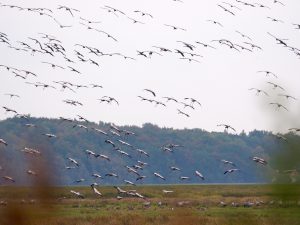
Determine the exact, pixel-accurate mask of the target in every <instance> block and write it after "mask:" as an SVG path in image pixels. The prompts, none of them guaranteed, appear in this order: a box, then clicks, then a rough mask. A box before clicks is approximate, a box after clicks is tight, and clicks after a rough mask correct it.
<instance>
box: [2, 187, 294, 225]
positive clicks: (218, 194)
mask: <svg viewBox="0 0 300 225" xmlns="http://www.w3.org/2000/svg"><path fill="white" fill-rule="evenodd" d="M277 187H278V188H277ZM277 187H276V188H274V186H271V185H178V186H140V187H128V186H126V187H122V188H124V189H126V190H130V189H135V190H137V191H138V192H139V193H142V194H143V195H144V196H145V199H141V198H133V197H125V196H124V198H123V199H120V200H118V199H117V198H116V195H117V191H116V190H115V189H114V188H113V187H101V188H100V190H101V193H102V195H103V196H102V197H98V196H95V195H94V193H93V192H91V190H90V188H88V187H72V188H71V187H58V188H49V189H39V188H18V187H16V188H11V187H10V188H8V187H1V188H0V201H1V206H0V210H1V211H0V212H1V215H0V218H1V219H0V222H1V224H10V225H11V224H18V225H22V224H26V225H31V224H32V225H70V224H72V225H73V224H74V225H75V224H76V225H97V224H108V225H119V224H121V225H138V224H144V225H146V224H151V225H152V224H172V225H176V224H178V225H179V224H187V225H189V224H191V225H195V224H207V225H210V224H214V225H215V224H222V225H229V224H230V225H237V224H243V225H244V224H264V225H268V224H270V225H276V224H278V225H284V224H287V225H296V224H300V199H299V193H300V188H299V185H293V186H277ZM166 189H167V190H172V191H174V192H173V193H167V194H166V193H163V191H162V190H166ZM70 190H74V191H77V192H80V193H81V194H82V195H83V196H84V198H82V199H81V198H76V197H74V195H72V193H70ZM119 196H122V195H120V194H119Z"/></svg>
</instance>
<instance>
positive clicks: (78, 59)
mask: <svg viewBox="0 0 300 225" xmlns="http://www.w3.org/2000/svg"><path fill="white" fill-rule="evenodd" d="M173 1H174V2H178V3H182V4H184V2H183V1H181V0H173ZM268 2H269V6H268V5H265V4H262V3H248V2H245V1H239V0H235V1H230V2H229V1H228V2H225V1H223V2H220V3H219V4H217V8H218V9H220V13H222V12H224V13H225V14H224V16H236V15H237V14H238V13H241V11H242V10H243V9H244V8H247V7H250V8H262V9H269V10H271V8H272V6H271V4H272V5H274V6H280V7H285V3H284V2H281V1H278V0H272V1H271V0H270V1H268ZM1 9H10V10H16V11H18V12H19V13H27V14H32V15H36V16H41V17H44V18H48V19H49V21H52V22H53V23H55V24H57V26H58V27H59V28H60V29H62V31H63V32H65V31H66V29H71V28H72V26H73V25H64V24H63V22H61V21H60V20H59V19H58V18H57V17H56V13H57V12H58V11H59V12H65V15H64V16H65V17H72V18H73V20H74V21H76V24H78V25H79V26H82V27H83V28H85V29H86V32H89V34H90V35H96V33H99V34H100V35H103V36H104V37H106V38H108V40H110V41H112V42H113V43H118V42H120V40H119V39H118V37H116V36H115V35H113V34H110V33H109V32H107V31H105V30H102V29H99V28H98V27H97V24H100V23H101V21H98V20H96V21H93V20H89V19H87V18H83V17H82V16H81V15H80V10H79V9H74V8H71V7H68V6H64V5H59V6H58V7H57V8H56V9H50V8H27V7H23V6H22V7H21V6H17V5H10V4H3V3H0V10H1ZM101 9H102V10H103V12H105V13H107V14H111V15H113V16H115V17H116V18H119V19H121V18H125V19H128V21H131V22H132V23H133V24H134V25H136V24H140V25H146V22H145V21H147V20H149V19H154V18H155V16H153V15H152V14H150V13H147V12H144V11H141V10H135V11H133V13H134V15H136V18H139V19H136V18H133V17H131V16H130V15H129V13H127V12H124V11H123V10H121V9H118V8H115V7H112V6H109V5H104V6H103V7H101ZM142 19H143V21H140V20H142ZM266 19H268V20H270V21H271V22H274V23H283V22H284V21H282V20H280V19H277V18H273V17H269V16H268V17H266ZM207 23H211V25H212V26H218V27H224V26H225V25H223V24H222V23H220V22H219V21H216V20H213V19H207ZM163 26H164V27H166V28H169V29H171V30H173V31H176V32H187V29H185V28H182V27H179V26H176V25H171V24H163ZM291 26H293V27H294V29H300V24H297V23H294V24H291ZM235 33H236V34H237V35H239V36H240V37H241V38H242V39H243V40H244V41H243V42H242V43H236V42H235V41H233V40H228V39H216V40H211V42H210V43H205V42H202V41H194V42H193V43H188V42H186V41H181V40H178V41H176V44H178V48H176V49H171V48H168V47H164V46H158V45H153V46H151V47H149V49H146V50H141V49H137V50H135V51H136V54H135V55H127V54H124V53H121V52H104V51H103V50H101V49H99V48H97V47H93V46H89V45H87V44H79V43H77V44H75V45H74V49H71V50H70V49H67V47H65V45H64V43H63V42H62V41H61V40H60V39H59V38H58V37H56V36H54V35H51V34H46V33H37V34H36V35H35V36H34V37H28V38H27V39H25V40H13V39H12V38H11V37H10V35H8V34H7V33H5V32H0V44H1V45H2V46H5V47H7V48H9V49H12V50H14V51H17V52H20V54H21V53H22V54H23V53H27V54H29V56H30V55H31V56H32V57H35V58H38V57H41V58H43V59H42V60H41V61H40V63H41V64H42V65H44V66H45V67H49V69H52V70H53V72H57V73H61V72H62V71H69V72H70V73H72V74H74V76H81V75H83V74H84V72H83V71H81V70H80V68H78V65H80V64H83V63H84V64H89V65H91V66H94V67H97V68H100V67H101V63H100V62H99V61H100V59H101V57H117V58H123V59H124V60H132V61H138V60H142V59H151V58H152V57H156V56H158V57H161V56H166V55H168V54H173V55H176V56H178V59H180V60H186V61H187V62H189V63H201V61H200V60H199V59H201V58H203V57H204V56H203V55H201V54H200V53H199V52H197V51H196V50H197V49H199V48H207V49H210V50H211V51H215V50H217V49H218V48H221V47H226V48H228V49H229V50H232V51H235V52H246V53H254V52H255V51H263V47H262V46H260V45H258V44H256V43H254V42H253V38H252V37H250V36H248V35H246V34H244V33H242V32H240V31H235ZM267 35H268V36H269V37H270V38H271V39H273V40H274V43H275V44H277V45H279V46H281V47H282V48H284V49H286V50H287V51H290V52H291V53H292V54H294V55H295V56H296V57H297V58H299V57H300V49H299V48H297V47H296V46H292V45H290V44H289V43H288V40H286V39H283V38H279V37H277V36H276V35H274V34H272V33H270V32H268V33H267ZM44 58H47V59H51V58H52V59H56V61H57V60H61V63H60V64H56V63H53V62H51V61H50V60H49V61H48V60H44ZM0 71H1V72H4V71H5V72H8V74H9V75H10V76H12V77H14V78H16V79H22V80H24V83H25V84H26V85H30V86H32V88H41V89H43V90H46V89H53V90H60V91H62V92H71V93H75V94H76V93H77V91H78V90H79V89H87V88H89V89H102V88H103V86H102V85H100V84H96V83H92V82H90V84H75V83H74V82H70V81H65V80H56V81H53V82H52V83H44V82H41V81H38V80H37V79H38V78H39V74H37V73H36V72H35V71H33V70H29V69H24V68H20V67H18V66H12V65H3V64H0ZM257 73H261V74H265V75H266V77H268V79H269V78H272V79H279V76H278V75H277V74H275V73H274V72H272V71H268V70H262V71H257ZM270 76H271V77H270ZM266 84H267V85H269V86H270V87H272V88H273V89H272V90H273V91H274V93H272V94H274V96H275V98H276V97H277V96H278V97H281V98H282V99H283V100H288V101H297V98H296V97H294V96H292V95H290V94H288V93H286V92H285V91H286V90H285V88H283V87H282V86H281V85H280V84H278V83H277V82H274V81H273V80H271V79H269V80H267V81H266ZM277 90H280V93H277V92H276V91H277ZM249 91H253V92H254V93H255V94H256V95H264V96H266V97H270V96H272V94H271V93H268V92H267V91H266V90H263V89H260V88H257V87H251V88H249ZM4 95H6V96H7V97H9V98H10V99H11V100H13V99H14V98H20V99H21V95H18V94H15V93H4ZM137 98H138V99H139V100H140V101H141V102H146V103H150V104H153V105H154V106H161V107H167V105H168V103H170V102H172V103H174V104H176V106H177V107H176V110H177V113H178V114H180V115H182V116H184V117H190V113H189V112H188V111H187V110H196V109H197V108H199V107H202V104H201V102H200V101H199V100H198V99H195V98H193V97H183V98H182V99H176V98H174V97H172V96H161V97H159V96H158V94H157V93H156V91H154V90H152V89H149V88H145V89H142V90H141V94H140V95H138V96H137ZM97 101H98V102H99V103H106V104H115V105H119V104H121V103H120V101H119V100H118V99H117V98H116V97H114V96H108V95H104V96H102V97H101V98H98V99H97ZM63 103H64V104H67V105H70V106H72V107H81V106H83V105H84V103H82V102H80V101H78V100H76V99H64V100H63ZM269 104H270V107H271V106H273V107H275V109H276V110H285V111H289V109H288V107H287V106H285V105H284V104H283V103H281V102H277V101H275V100H274V101H273V100H271V101H270V102H269ZM2 109H3V110H4V112H5V113H7V114H9V115H13V116H15V117H19V118H22V119H24V120H25V121H28V123H26V124H25V126H26V127H28V128H34V127H36V125H35V124H32V123H29V122H30V115H29V114H24V113H20V112H18V111H17V110H15V109H14V108H12V107H8V106H2ZM60 119H61V121H63V122H67V123H70V124H72V126H73V128H78V129H82V130H85V131H87V132H96V133H98V134H99V135H103V137H104V138H105V143H106V144H107V145H109V146H111V147H112V149H113V150H114V153H115V154H120V156H123V157H129V158H131V159H132V160H134V162H135V163H134V165H126V166H125V167H124V169H125V170H126V171H127V172H128V173H129V174H130V175H132V180H127V179H123V183H124V184H126V185H132V186H135V185H136V182H138V181H141V180H144V179H147V177H146V176H145V175H143V171H144V170H146V169H147V166H148V163H147V162H146V161H147V158H148V157H151V155H150V154H149V153H148V152H147V151H146V150H143V149H139V148H138V147H137V146H133V145H132V144H130V143H129V142H128V141H125V140H126V139H125V137H126V136H135V135H138V134H135V133H134V132H132V131H129V130H122V129H120V128H119V127H117V126H115V125H113V124H111V127H110V129H109V130H102V129H100V128H98V127H90V126H89V124H90V121H89V120H88V119H87V118H85V117H83V116H81V115H77V118H76V119H70V118H64V117H61V118H60ZM217 126H218V127H223V128H224V130H225V132H236V130H235V128H234V127H233V126H231V125H229V124H223V123H221V124H217ZM290 131H293V132H300V128H290ZM42 135H43V136H45V137H46V138H48V139H55V138H57V135H56V134H51V133H42ZM276 137H277V138H279V139H281V140H284V141H288V140H287V139H286V138H285V137H284V136H283V135H280V134H277V135H276ZM0 138H1V137H0ZM9 144H10V143H7V141H6V140H4V139H2V138H1V139H0V148H1V149H5V147H6V146H8V145H9ZM180 147H184V146H183V145H178V144H174V143H169V144H166V145H164V146H161V149H162V151H163V152H166V153H172V152H174V151H175V149H176V148H180ZM123 149H125V150H123ZM22 152H24V153H26V154H29V155H41V151H40V150H38V149H34V148H29V147H23V149H22ZM133 152H135V153H133ZM85 153H86V154H87V155H88V156H89V157H91V158H92V157H94V158H97V159H102V160H106V161H107V162H110V161H111V160H110V156H109V155H104V154H101V153H98V152H96V151H92V150H85ZM134 154H137V155H138V157H139V158H138V157H135V156H133V155H134ZM142 157H143V158H144V159H145V160H144V161H142V160H141V158H142ZM251 161H253V162H255V163H257V164H261V165H263V166H266V165H267V164H268V163H267V160H266V159H264V158H262V157H259V156H253V157H252V158H251ZM221 163H223V164H225V165H227V166H228V168H227V169H226V170H225V171H223V173H224V175H226V176H227V175H228V174H231V173H236V172H238V171H240V168H237V166H236V164H235V163H234V162H232V161H229V160H226V159H222V160H221ZM80 166H81V162H79V161H78V160H77V159H76V155H74V156H71V157H67V158H66V167H65V169H66V170H73V169H76V168H80ZM4 169H5V168H2V167H0V170H4ZM181 170H182V168H178V167H176V165H174V166H172V167H170V171H173V172H174V173H175V172H176V171H181ZM294 172H297V171H291V173H294ZM27 174H28V175H30V176H38V175H39V172H38V171H33V170H30V169H29V170H27ZM152 174H153V176H154V177H156V178H157V179H161V180H163V181H166V182H168V178H167V177H166V176H164V175H163V174H161V173H160V172H159V171H156V170H155V169H154V170H153V172H152ZM191 176H194V177H196V178H197V179H198V182H200V181H203V180H205V175H203V174H202V173H201V171H200V170H199V169H194V174H193V175H190V176H180V177H179V179H180V180H183V181H184V180H189V179H191ZM92 177H93V178H94V179H95V180H100V179H103V178H104V177H113V178H119V175H118V174H116V173H114V172H111V173H107V174H102V175H101V174H99V173H94V174H92ZM2 178H3V180H5V181H6V182H11V183H14V182H16V180H15V179H14V178H13V177H11V176H9V175H4V176H2ZM84 181H85V179H84V178H80V179H78V180H76V181H74V182H75V183H82V182H84ZM97 185H98V184H97V183H92V184H91V185H90V186H91V188H92V191H93V192H94V193H95V194H96V195H99V196H101V195H102V194H101V192H100V190H98V188H97ZM115 188H116V191H117V198H118V199H122V198H123V197H124V196H133V197H138V198H143V199H144V198H145V196H144V195H143V194H141V193H138V192H137V191H135V190H124V189H122V188H121V187H118V186H115ZM70 192H71V193H72V194H74V195H76V196H78V197H80V198H84V196H83V195H82V194H81V193H79V192H76V191H74V190H70ZM172 192H173V191H172V190H163V193H165V194H167V193H172Z"/></svg>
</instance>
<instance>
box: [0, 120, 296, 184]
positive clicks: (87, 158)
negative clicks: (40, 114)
mask: <svg viewBox="0 0 300 225" xmlns="http://www.w3.org/2000/svg"><path fill="white" fill-rule="evenodd" d="M78 125H83V126H78ZM46 134H53V135H54V137H49V136H47V135H46ZM280 137H281V138H279V135H276V134H272V133H271V132H267V131H258V130H254V131H251V132H249V133H245V132H241V133H239V134H236V133H232V132H226V131H224V132H207V131H205V130H202V129H173V128H164V127H158V126H156V125H153V124H149V123H146V124H144V125H143V126H142V127H138V126H117V125H114V124H110V123H103V122H99V123H98V124H96V123H93V122H89V121H76V120H72V121H66V120H63V119H48V118H32V117H29V118H27V119H24V118H18V117H13V118H9V119H6V120H2V121H0V139H3V140H5V141H6V142H7V146H6V145H0V166H1V167H0V168H1V170H0V175H1V177H3V176H10V177H13V179H14V181H15V182H14V185H29V184H31V183H34V182H35V180H36V176H44V177H45V180H46V181H47V182H49V183H51V184H53V185H90V184H91V183H94V182H96V183H98V184H100V185H116V184H125V183H124V180H129V181H132V182H133V183H135V184H193V183H195V184H199V183H200V184H201V183H268V182H274V181H275V180H276V179H277V178H276V177H277V174H279V173H281V172H282V171H288V170H294V169H299V168H295V166H294V165H293V164H288V165H287V164H285V165H279V164H278V163H277V161H278V160H277V159H278V157H280V154H282V153H283V151H286V148H287V146H288V145H289V143H291V142H293V143H294V142H297V143H299V142H300V138H299V136H298V135H296V134H294V133H292V132H290V133H286V134H284V135H283V136H280ZM282 137H283V138H282ZM107 140H109V141H111V142H112V143H113V144H112V143H108V142H107ZM297 146H299V145H297ZM26 149H27V150H28V149H34V150H36V151H35V153H33V152H30V151H26ZM86 150H89V151H91V152H93V153H95V154H96V155H92V154H88V151H86ZM139 150H143V151H144V152H145V153H147V154H148V155H146V154H142V153H141V151H139ZM100 154H101V155H105V156H107V157H108V159H109V160H108V159H105V158H102V157H99V155H100ZM253 157H260V158H263V159H265V160H266V161H267V164H266V165H263V164H260V163H257V162H255V161H253ZM68 158H71V159H74V160H75V161H76V162H77V163H78V165H76V164H75V163H74V162H72V161H71V160H70V159H68ZM222 160H227V161H230V162H232V163H234V165H232V164H228V163H227V164H225V163H224V162H222ZM141 162H144V163H146V164H145V165H143V166H141V164H140V163H141ZM139 165H140V167H139ZM126 166H127V168H126ZM136 166H138V167H136ZM128 167H130V168H136V171H138V173H139V174H140V176H145V177H144V178H143V179H139V180H136V178H137V177H138V176H137V175H136V174H134V173H131V172H130V171H129V169H128ZM171 167H177V168H179V169H180V170H171V169H170V168H171ZM231 168H237V169H239V170H237V171H234V172H233V173H226V174H224V172H225V171H226V170H228V169H231ZM29 170H30V171H31V172H32V171H33V173H29V172H28V171H29ZM196 170H197V171H200V172H201V174H202V175H203V177H204V179H199V177H197V176H196V175H195V171H196ZM155 172H156V173H159V174H161V175H162V176H163V177H164V178H165V180H162V179H159V178H158V177H156V176H154V173H155ZM95 173H96V174H98V175H100V176H101V177H102V178H99V177H98V178H95V177H94V176H92V175H93V174H95ZM108 173H115V174H117V175H118V177H113V176H106V174H108ZM183 176H184V177H188V178H187V179H180V177H183ZM282 177H284V178H283V179H285V181H287V182H290V179H291V177H290V176H289V174H287V173H285V174H283V175H282ZM3 184H7V182H6V181H3V180H1V181H0V185H3Z"/></svg>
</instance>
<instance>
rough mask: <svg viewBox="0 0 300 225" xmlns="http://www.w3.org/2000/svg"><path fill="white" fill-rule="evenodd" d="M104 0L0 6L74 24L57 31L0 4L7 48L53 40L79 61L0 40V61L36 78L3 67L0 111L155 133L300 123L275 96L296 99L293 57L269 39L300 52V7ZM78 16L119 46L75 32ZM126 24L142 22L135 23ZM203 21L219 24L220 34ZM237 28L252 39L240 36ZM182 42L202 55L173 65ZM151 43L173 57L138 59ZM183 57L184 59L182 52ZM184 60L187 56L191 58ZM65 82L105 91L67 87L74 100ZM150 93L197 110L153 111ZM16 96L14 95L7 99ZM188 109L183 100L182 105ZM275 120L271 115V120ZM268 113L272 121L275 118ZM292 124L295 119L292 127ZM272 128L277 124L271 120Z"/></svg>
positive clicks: (297, 106) (0, 114) (298, 81)
mask: <svg viewBox="0 0 300 225" xmlns="http://www.w3.org/2000/svg"><path fill="white" fill-rule="evenodd" d="M182 1H183V2H182V3H181V2H175V1H172V0H126V1H124V0H109V1H108V0H107V1H93V0H89V1H74V0H72V1H71V0H63V1H62V0H60V1H55V0H53V1H35V0H26V1H14V0H9V1H7V0H6V1H5V0H3V1H2V4H10V5H17V6H21V7H32V8H40V7H45V8H48V9H51V10H53V13H52V14H51V15H52V16H53V17H55V18H56V20H57V21H59V22H60V23H61V24H63V25H70V26H72V27H67V28H63V29H62V28H60V27H59V26H58V24H57V23H56V22H55V21H54V20H53V19H52V18H50V17H48V16H40V15H38V14H37V13H33V12H28V11H20V10H18V9H16V8H10V7H0V14H1V18H2V19H1V20H0V32H4V33H6V34H7V37H8V38H9V40H10V44H11V45H12V46H14V47H21V45H20V44H19V43H18V41H21V42H26V43H27V44H29V45H30V46H31V47H34V48H36V49H38V45H36V44H35V43H34V41H32V40H30V39H28V37H32V38H36V39H38V40H40V41H41V42H43V43H46V39H43V38H42V36H41V35H40V34H38V33H47V34H50V35H53V36H55V37H56V38H57V39H59V40H60V41H61V42H62V45H63V46H64V48H65V49H66V55H67V57H68V58H70V59H72V60H74V61H76V63H75V64H72V63H67V62H66V61H65V60H64V58H63V57H62V56H61V55H59V54H55V57H52V56H49V55H46V54H40V53H36V54H34V55H31V53H30V52H24V51H16V50H14V49H12V48H8V45H7V44H5V43H0V52H1V54H0V64H2V65H7V66H12V67H15V68H18V69H26V70H30V71H32V72H34V73H36V74H37V75H38V77H30V76H29V77H28V78H27V79H26V80H24V79H21V78H19V77H14V75H13V74H12V73H11V72H9V71H6V70H5V68H3V67H1V68H0V74H1V75H0V86H1V88H0V101H1V106H6V107H9V108H12V109H15V110H16V111H18V112H19V113H22V114H31V115H32V116H35V117H51V118H58V117H60V116H63V117H68V118H75V117H76V115H82V116H84V117H86V118H87V119H89V120H91V121H95V122H98V121H104V122H113V123H115V124H117V125H139V126H140V125H142V124H144V123H147V122H151V123H154V124H157V125H159V126H166V127H174V128H202V129H205V130H208V131H222V130H223V128H220V127H217V124H220V123H225V124H230V125H232V126H233V127H234V128H236V129H237V131H238V132H240V131H242V130H245V131H250V130H253V129H260V130H261V129H264V130H280V131H282V132H286V130H287V129H288V128H290V127H296V126H300V124H299V122H298V124H297V121H296V123H295V120H290V118H299V116H300V113H299V112H300V103H299V100H298V101H295V100H291V99H290V100H286V99H285V98H283V97H279V96H278V94H282V93H284V94H288V95H292V96H294V97H296V98H300V88H299V86H300V76H299V71H300V58H299V56H298V57H297V56H296V54H294V53H293V52H292V51H290V50H289V49H288V48H284V47H283V46H281V45H278V44H276V40H275V39H274V38H272V37H271V36H270V35H268V34H267V32H270V33H272V34H274V35H275V36H276V37H278V38H283V39H288V40H286V42H287V43H288V44H289V45H291V46H293V47H299V48H300V43H299V40H300V30H299V29H298V30H297V29H295V28H296V26H294V25H293V23H296V24H300V14H299V10H300V1H298V0H282V2H283V3H284V4H285V6H282V5H280V4H278V3H277V4H274V3H273V1H272V0H256V1H253V0H248V1H247V2H249V3H252V4H253V3H257V2H259V3H260V4H263V5H266V6H269V7H270V8H271V9H268V8H260V7H249V6H245V5H243V4H241V3H238V2H236V1H233V0H228V1H226V2H227V3H231V4H233V5H235V6H237V7H239V8H240V9H241V10H239V9H236V8H230V6H228V5H226V4H224V3H222V1H217V0H202V1H200V0H182ZM218 4H220V5H222V6H224V7H225V8H227V9H229V10H231V11H232V12H234V14H235V16H233V15H231V14H230V13H228V12H225V11H224V10H223V9H222V8H221V7H219V6H218ZM58 5H65V6H68V7H72V8H75V9H78V10H80V12H74V17H72V16H71V14H70V13H69V12H67V11H64V10H58V9H57V8H58ZM105 6H111V7H114V8H117V9H119V10H121V11H123V12H124V13H125V14H126V15H123V14H121V13H117V15H115V14H113V13H109V12H108V11H107V10H105V9H103V7H105ZM135 10H140V11H143V12H146V13H150V14H151V15H153V18H150V17H147V16H141V14H138V13H135V12H134V11H135ZM80 17H82V18H86V19H89V20H92V21H101V23H98V24H92V25H90V26H92V27H93V28H96V29H99V30H104V31H106V32H107V33H109V34H111V35H112V36H113V37H115V38H116V39H117V40H118V41H117V42H115V41H114V40H112V39H110V38H107V36H105V35H104V34H103V33H99V32H97V31H95V30H88V29H87V28H86V27H85V26H83V25H81V24H80V23H82V22H83V21H82V20H80ZM128 17H131V18H134V19H136V20H138V21H141V22H143V23H144V24H139V23H133V22H132V21H131V20H130V19H128ZM267 17H272V18H276V19H279V20H282V21H283V22H273V21H271V20H270V19H268V18H267ZM207 20H215V21H218V22H220V23H221V24H222V25H223V27H221V26H219V25H215V24H213V23H211V22H209V21H207ZM164 24H170V25H174V26H178V27H181V28H184V29H186V31H182V30H173V29H172V28H171V27H167V26H165V25H164ZM236 31H239V32H241V33H243V34H245V35H247V36H249V37H250V38H251V39H252V40H251V41H250V40H249V39H247V38H246V37H242V36H241V35H240V34H239V33H237V32H236ZM216 39H228V40H230V41H231V42H233V43H235V44H240V45H243V46H245V47H248V48H249V46H247V45H246V44H244V43H243V42H251V43H254V44H256V45H258V46H260V47H261V48H262V50H257V49H254V50H253V52H249V51H242V50H241V51H240V52H238V51H236V50H234V49H230V48H229V47H228V46H226V45H221V44H219V43H218V42H211V41H212V40H216ZM177 41H184V42H187V43H191V44H193V45H195V46H196V48H195V49H194V50H193V53H196V54H200V55H202V56H203V57H197V56H195V57H193V59H195V60H198V61H199V62H200V63H198V62H194V61H192V62H189V61H188V60H183V59H180V58H181V56H180V55H179V54H176V53H174V50H175V49H180V50H182V51H186V52H192V51H190V50H189V49H188V48H186V47H184V46H183V44H182V43H180V42H177ZM195 41H199V42H204V43H208V44H211V45H213V46H214V47H215V48H216V49H212V48H204V47H203V46H201V45H198V44H196V43H195ZM75 44H82V45H87V46H92V47H95V48H98V49H99V50H101V51H103V52H104V53H115V52H119V53H122V54H124V55H127V56H130V57H133V58H135V59H136V60H130V59H127V60H125V59H124V58H122V57H120V56H101V57H97V56H95V55H93V54H89V53H88V51H87V50H85V49H82V48H80V47H78V46H74V45H75ZM152 46H162V47H165V48H168V49H170V50H172V51H173V52H172V53H169V52H167V53H164V52H161V54H162V55H163V56H159V55H155V54H154V55H153V56H152V57H151V58H145V57H143V56H138V55H137V50H139V51H146V50H155V51H159V50H158V49H155V48H153V47H152ZM74 50H77V51H79V52H81V53H82V54H84V56H85V58H87V59H88V58H90V59H93V60H95V61H97V62H98V63H99V65H100V66H99V67H97V66H95V65H92V64H91V63H89V62H88V63H82V62H79V60H78V58H77V57H76V56H75V53H74ZM187 57H190V56H188V55H187ZM190 58H191V57H190ZM42 61H46V62H51V63H54V64H57V65H60V66H63V67H67V66H72V67H74V68H76V69H77V70H79V71H80V72H81V74H76V73H74V72H71V71H70V70H69V69H65V70H62V69H59V68H57V69H52V68H51V67H50V66H49V65H46V64H43V63H41V62H42ZM260 70H270V71H272V72H274V73H275V74H276V75H278V78H274V77H272V76H269V77H266V76H265V75H264V74H263V73H257V71H260ZM62 80H63V81H69V82H72V83H75V84H83V85H89V84H91V83H96V84H100V85H103V89H91V88H89V89H85V88H82V89H76V88H75V89H74V90H75V91H76V93H73V92H71V91H68V90H65V91H61V88H60V86H59V85H57V84H54V83H53V81H62ZM25 82H43V83H47V84H51V85H55V87H56V88H57V89H56V90H54V89H46V90H43V89H42V88H41V87H39V88H35V87H34V86H32V85H29V84H26V83H25ZM267 82H274V83H277V84H279V85H280V86H282V87H284V88H285V90H286V91H285V92H283V91H282V90H277V89H275V90H274V89H273V88H272V86H271V85H269V84H267ZM145 88H147V89H151V90H153V91H155V92H156V94H157V97H155V99H156V100H158V101H162V102H165V101H166V100H165V99H162V97H163V96H170V97H174V98H176V99H177V100H178V101H184V99H183V98H185V97H192V98H195V99H197V100H198V101H199V102H201V104H202V106H201V107H200V106H198V105H194V107H195V110H193V109H189V108H183V105H181V104H176V103H173V102H167V103H166V105H167V107H164V106H160V105H158V106H155V105H154V104H153V103H152V104H151V103H148V102H141V101H140V99H139V98H138V97H137V96H138V95H140V96H143V97H145V98H149V99H154V97H153V96H151V94H150V93H148V92H146V91H144V90H143V89H145ZM249 88H259V89H263V90H264V91H266V92H267V93H268V94H269V95H270V96H265V95H264V94H261V95H260V96H256V92H255V91H249ZM6 93H14V94H18V95H20V96H21V98H12V99H10V97H9V96H6V95H5V94H6ZM105 95H107V96H112V97H114V98H116V99H117V100H118V101H119V103H120V105H119V106H117V105H116V104H106V103H100V102H99V101H97V99H100V98H101V97H102V96H105ZM65 99H73V100H78V101H80V102H82V103H83V106H76V107H75V106H71V105H67V104H65V103H64V102H63V100H65ZM185 102H187V103H188V101H185ZM271 102H279V103H280V104H283V105H284V106H285V107H286V108H287V109H288V110H289V111H288V112H287V111H285V110H284V109H280V110H276V107H275V106H272V105H270V104H269V103H271ZM177 109H180V110H182V111H184V112H185V113H187V114H189V115H190V117H189V118H188V117H185V116H184V115H181V114H178V113H177ZM271 115H272V116H271ZM274 115H275V118H276V119H274ZM11 116H13V114H11V113H5V110H4V109H1V111H0V119H5V118H7V117H11ZM276 120H281V121H283V122H282V123H280V127H276V128H275V123H274V121H276ZM298 121H299V120H298ZM276 124H277V123H276Z"/></svg>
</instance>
